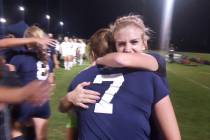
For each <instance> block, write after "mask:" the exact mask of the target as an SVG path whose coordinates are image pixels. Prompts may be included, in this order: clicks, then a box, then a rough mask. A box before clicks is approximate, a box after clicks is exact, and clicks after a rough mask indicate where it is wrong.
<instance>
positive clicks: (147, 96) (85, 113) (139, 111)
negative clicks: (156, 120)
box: [69, 66, 168, 140]
mask: <svg viewBox="0 0 210 140" xmlns="http://www.w3.org/2000/svg"><path fill="white" fill-rule="evenodd" d="M84 81H90V82H92V83H93V84H92V85H91V86H88V87H87V88H88V89H91V90H95V91H98V92H99V93H101V100H100V101H99V102H98V103H96V104H90V105H89V108H88V109H87V110H85V109H81V108H76V112H77V115H78V124H79V125H78V126H79V127H78V128H79V140H99V139H100V140H128V139H132V140H148V139H150V129H151V128H150V123H149V119H150V115H151V112H152V109H153V107H154V105H155V103H157V102H158V101H160V100H161V99H162V98H164V97H165V96H168V90H167V88H166V87H165V85H164V84H163V82H162V80H161V79H160V77H159V76H157V75H156V74H154V73H152V72H149V71H143V70H132V69H106V68H103V67H102V68H99V67H97V66H93V67H91V68H89V69H87V70H85V71H83V72H81V73H80V74H79V75H78V76H77V77H76V78H75V79H74V80H73V82H72V84H71V85H70V87H69V91H72V90H73V89H74V88H75V87H76V86H77V85H78V84H79V83H81V82H84Z"/></svg>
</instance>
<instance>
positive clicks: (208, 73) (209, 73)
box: [199, 72, 210, 75]
mask: <svg viewBox="0 0 210 140" xmlns="http://www.w3.org/2000/svg"><path fill="white" fill-rule="evenodd" d="M199 73H201V74H206V75H210V72H199Z"/></svg>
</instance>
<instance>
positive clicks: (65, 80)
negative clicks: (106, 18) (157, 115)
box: [49, 53, 210, 140]
mask: <svg viewBox="0 0 210 140" xmlns="http://www.w3.org/2000/svg"><path fill="white" fill-rule="evenodd" d="M187 55H188V56H190V57H200V58H202V59H206V60H210V54H196V53H189V54H187ZM85 67H87V65H85V66H75V67H74V68H73V69H72V70H71V71H65V70H63V69H60V70H57V71H56V83H57V88H56V90H55V94H54V96H53V97H52V100H51V105H52V117H51V119H50V124H49V139H50V140H64V139H65V123H66V121H67V117H66V115H65V114H62V113H59V112H58V110H57V106H58V102H59V99H60V97H62V96H64V95H65V94H66V90H67V87H68V85H69V83H70V81H71V80H72V79H73V77H74V76H75V75H76V74H77V73H79V72H80V71H81V70H82V69H84V68H85ZM167 73H168V80H169V84H170V89H171V100H172V102H173V105H174V108H175V112H176V115H177V119H178V123H179V126H180V129H181V134H182V139H183V140H210V124H209V121H210V66H207V65H197V66H186V65H181V64H168V65H167Z"/></svg>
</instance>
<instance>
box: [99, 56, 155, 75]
mask: <svg viewBox="0 0 210 140" xmlns="http://www.w3.org/2000/svg"><path fill="white" fill-rule="evenodd" d="M96 63H97V64H101V65H106V66H109V67H119V68H121V67H129V68H143V69H147V70H151V71H156V70H157V69H158V62H157V60H156V59H155V58H154V57H153V56H151V55H149V54H146V53H119V52H117V53H109V54H107V55H105V56H103V57H100V58H98V59H97V60H96Z"/></svg>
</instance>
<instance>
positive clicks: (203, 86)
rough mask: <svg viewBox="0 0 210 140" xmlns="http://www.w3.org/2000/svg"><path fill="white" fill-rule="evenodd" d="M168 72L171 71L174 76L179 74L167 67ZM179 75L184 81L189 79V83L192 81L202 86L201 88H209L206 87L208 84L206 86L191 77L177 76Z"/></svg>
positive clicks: (208, 88)
mask: <svg viewBox="0 0 210 140" xmlns="http://www.w3.org/2000/svg"><path fill="white" fill-rule="evenodd" d="M167 70H168V71H169V72H171V73H173V74H174V75H176V76H179V75H178V74H177V73H175V72H174V71H172V70H170V69H167ZM179 77H181V78H183V79H185V80H186V81H189V82H191V83H193V84H195V85H198V86H200V87H202V88H205V89H207V90H210V87H208V86H206V85H204V84H201V83H199V82H197V81H195V80H193V79H191V78H187V77H183V76H179Z"/></svg>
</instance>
